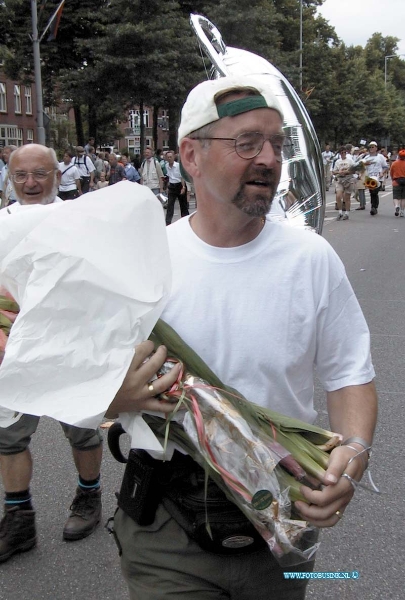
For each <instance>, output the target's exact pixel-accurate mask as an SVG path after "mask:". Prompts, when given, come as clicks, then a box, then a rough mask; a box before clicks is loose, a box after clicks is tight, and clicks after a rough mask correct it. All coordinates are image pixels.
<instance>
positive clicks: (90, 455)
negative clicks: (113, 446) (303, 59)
mask: <svg viewBox="0 0 405 600" xmlns="http://www.w3.org/2000/svg"><path fill="white" fill-rule="evenodd" d="M72 454H73V460H74V462H75V465H76V469H77V472H78V473H79V475H80V477H81V478H82V479H85V480H86V481H88V480H92V479H97V477H98V476H99V475H100V467H101V459H102V456H103V447H102V446H101V445H100V446H98V447H96V448H93V449H91V450H79V449H78V448H72Z"/></svg>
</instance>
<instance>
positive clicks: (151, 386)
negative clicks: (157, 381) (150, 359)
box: [148, 383, 155, 395]
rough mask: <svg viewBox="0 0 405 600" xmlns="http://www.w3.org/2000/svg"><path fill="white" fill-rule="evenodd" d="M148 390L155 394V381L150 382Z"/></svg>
mask: <svg viewBox="0 0 405 600" xmlns="http://www.w3.org/2000/svg"><path fill="white" fill-rule="evenodd" d="M148 390H149V391H150V392H152V394H153V395H154V394H155V388H154V387H153V383H150V384H149V385H148Z"/></svg>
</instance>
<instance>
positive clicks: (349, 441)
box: [341, 436, 371, 458]
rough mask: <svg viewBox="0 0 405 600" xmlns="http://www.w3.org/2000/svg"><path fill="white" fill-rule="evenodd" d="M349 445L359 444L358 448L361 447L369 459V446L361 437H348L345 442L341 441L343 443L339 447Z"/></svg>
mask: <svg viewBox="0 0 405 600" xmlns="http://www.w3.org/2000/svg"><path fill="white" fill-rule="evenodd" d="M349 444H359V445H360V446H363V448H364V450H366V452H367V454H368V457H369V458H370V454H371V445H370V444H369V443H368V442H367V441H366V440H363V438H361V437H355V436H353V437H349V438H347V439H346V440H343V442H342V443H341V446H347V445H349Z"/></svg>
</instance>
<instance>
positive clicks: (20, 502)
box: [4, 488, 32, 510]
mask: <svg viewBox="0 0 405 600" xmlns="http://www.w3.org/2000/svg"><path fill="white" fill-rule="evenodd" d="M4 506H5V509H6V510H10V508H14V507H15V506H18V508H19V509H21V510H32V504H31V494H30V489H29V488H28V489H27V490H23V491H21V492H5V496H4Z"/></svg>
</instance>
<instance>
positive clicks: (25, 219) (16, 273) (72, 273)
mask: <svg viewBox="0 0 405 600" xmlns="http://www.w3.org/2000/svg"><path fill="white" fill-rule="evenodd" d="M10 208H14V205H13V207H10ZM14 210H15V211H16V213H15V214H13V213H11V214H10V213H8V212H7V209H5V210H3V211H1V213H2V215H1V219H0V285H3V286H4V287H5V288H6V289H7V290H8V291H9V292H10V293H11V294H12V296H13V297H14V298H15V299H16V301H17V302H18V303H19V304H20V313H19V315H18V317H17V319H16V321H15V323H14V325H13V327H12V330H11V334H10V337H9V340H8V344H7V350H6V354H5V357H4V360H3V363H2V366H1V369H0V406H3V407H5V408H6V409H9V410H11V411H17V412H22V413H28V414H34V415H39V416H41V415H47V416H50V417H52V418H55V419H56V420H58V421H62V422H65V423H69V424H71V425H77V426H80V427H89V428H95V427H97V426H98V425H99V423H100V422H101V419H102V417H103V415H104V413H105V411H106V409H107V407H108V406H109V404H110V403H111V401H112V399H113V398H114V396H115V394H116V392H117V391H118V389H119V388H120V386H121V383H122V381H123V379H124V377H125V374H126V372H127V370H128V367H129V364H130V362H131V360H132V358H133V356H134V348H135V346H136V345H137V344H139V343H140V342H141V341H143V340H145V339H146V338H147V337H148V336H149V334H150V332H151V330H152V328H153V326H154V324H155V322H156V320H157V319H158V318H159V316H160V313H161V311H162V309H163V306H164V304H165V303H166V301H167V298H168V296H169V292H170V279H171V275H170V261H169V256H168V254H169V253H168V246H167V239H166V227H165V222H164V218H163V209H162V206H161V204H160V202H159V201H158V200H157V199H156V197H155V196H154V194H152V192H151V191H150V190H148V189H147V188H146V187H142V186H140V185H133V184H132V183H130V182H127V181H124V182H120V183H118V184H116V185H114V186H109V187H107V188H104V189H102V190H98V191H95V192H93V193H91V194H85V195H84V196H82V197H80V199H79V200H77V201H76V202H55V203H54V204H52V205H47V206H43V205H34V206H19V207H18V208H17V209H14ZM0 416H1V414H0ZM0 424H2V423H0ZM3 426H4V425H3Z"/></svg>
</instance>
